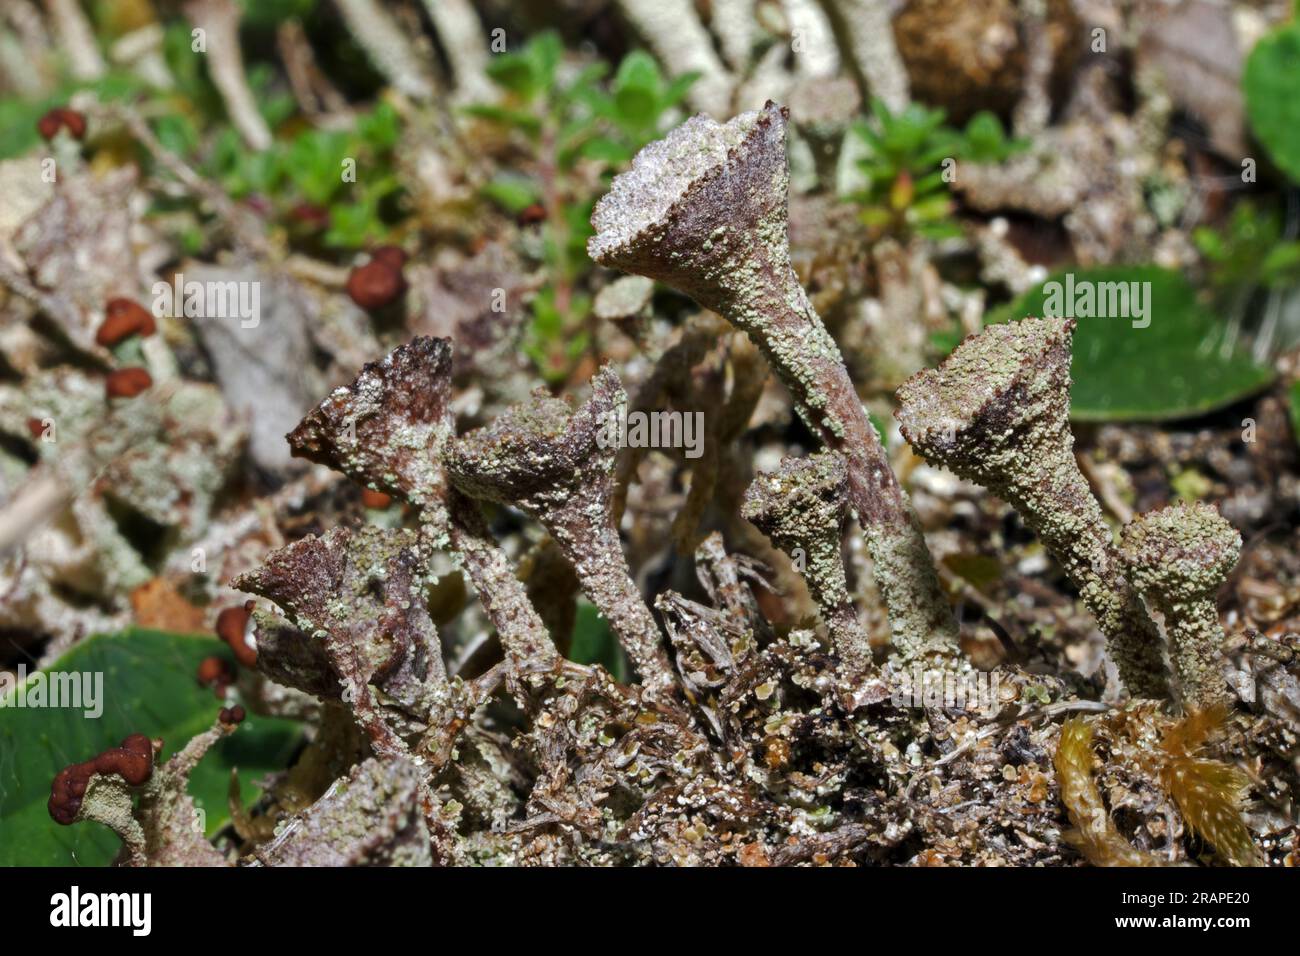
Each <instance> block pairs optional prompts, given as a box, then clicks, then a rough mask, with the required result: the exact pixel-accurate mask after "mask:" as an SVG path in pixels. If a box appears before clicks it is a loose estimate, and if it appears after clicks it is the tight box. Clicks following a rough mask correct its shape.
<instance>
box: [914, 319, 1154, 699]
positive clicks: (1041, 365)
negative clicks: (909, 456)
mask: <svg viewBox="0 0 1300 956" xmlns="http://www.w3.org/2000/svg"><path fill="white" fill-rule="evenodd" d="M1073 330H1074V322H1073V320H1065V319H1025V320H1023V321H1021V322H1010V323H1007V324H1005V325H993V326H990V327H988V328H986V329H984V331H982V332H981V333H979V334H978V335H974V336H971V337H969V338H968V339H966V341H965V342H963V343H962V344H961V345H960V346H958V348H957V349H956V351H954V352H953V353H952V355H950V356H949V357H948V358H947V359H945V360H944V362H943V363H942V364H941V365H939V367H938V368H935V369H928V370H926V371H923V372H918V373H917V374H916V375H914V376H912V378H910V379H908V380H907V381H906V382H904V383H903V385H902V387H900V388H899V390H898V393H897V397H898V402H899V408H898V411H897V413H896V414H897V417H898V421H899V424H900V426H901V428H902V432H903V436H904V437H905V438H906V439H907V440H908V442H910V443H911V445H912V447H913V448H914V449H915V450H916V451H917V453H918V454H920V455H921V456H923V457H924V458H925V459H926V460H927V461H929V462H931V463H933V464H937V465H943V466H945V467H947V468H949V469H950V470H952V471H953V472H955V473H956V474H958V475H960V476H961V477H963V478H966V479H968V480H970V481H975V482H978V483H979V484H982V485H983V486H984V487H986V488H988V489H989V490H990V491H992V492H993V493H994V494H996V495H998V496H999V497H1000V498H1003V499H1005V500H1006V501H1007V502H1008V503H1009V504H1011V505H1012V506H1013V507H1015V509H1016V510H1017V511H1018V512H1019V513H1020V516H1021V517H1022V518H1023V519H1024V521H1025V523H1026V524H1027V525H1029V527H1030V528H1032V529H1033V530H1034V531H1035V532H1036V533H1037V534H1038V535H1039V537H1041V538H1042V539H1043V542H1044V543H1045V544H1046V545H1047V547H1048V549H1049V550H1050V551H1051V552H1052V554H1053V555H1054V556H1055V557H1056V559H1057V560H1058V561H1059V562H1060V563H1061V565H1062V567H1063V568H1064V570H1065V573H1066V575H1067V576H1068V577H1069V578H1070V580H1071V581H1073V582H1074V584H1075V586H1076V587H1078V589H1079V592H1080V596H1081V597H1082V598H1083V601H1084V603H1085V604H1086V605H1087V606H1088V608H1089V610H1091V611H1092V613H1093V614H1094V615H1095V616H1096V618H1097V622H1098V624H1099V625H1100V627H1101V629H1102V631H1103V632H1104V633H1105V635H1106V637H1107V639H1108V641H1109V648H1110V653H1111V656H1112V657H1113V658H1114V660H1115V664H1116V666H1117V667H1118V668H1119V672H1120V677H1121V678H1122V679H1123V681H1124V683H1125V684H1126V685H1127V687H1128V689H1129V692H1130V693H1132V694H1134V695H1135V696H1141V697H1158V698H1163V697H1165V696H1167V694H1168V683H1167V681H1166V679H1165V674H1164V664H1163V661H1162V659H1161V653H1160V649H1161V643H1162V642H1161V640H1160V635H1159V632H1158V631H1157V629H1156V626H1155V624H1154V622H1152V620H1151V618H1150V615H1148V614H1147V612H1146V609H1145V608H1144V607H1143V606H1142V602H1141V600H1140V599H1139V598H1138V595H1137V593H1136V591H1134V590H1133V588H1132V587H1131V586H1130V585H1129V583H1128V582H1127V581H1126V580H1125V579H1124V576H1123V574H1122V568H1121V564H1120V559H1119V555H1118V552H1117V551H1116V548H1115V543H1114V541H1113V539H1112V536H1111V532H1110V529H1109V528H1108V527H1107V525H1106V521H1105V518H1104V517H1103V516H1102V512H1101V506H1100V505H1099V504H1098V503H1097V500H1096V498H1094V497H1093V494H1092V491H1091V489H1090V488H1089V487H1088V483H1087V481H1086V480H1085V479H1084V477H1083V474H1082V473H1081V472H1080V471H1079V465H1078V462H1076V461H1075V458H1074V453H1073V448H1074V436H1073V434H1072V433H1071V432H1070V425H1069V411H1070V398H1069V395H1070V339H1071V334H1072V332H1073Z"/></svg>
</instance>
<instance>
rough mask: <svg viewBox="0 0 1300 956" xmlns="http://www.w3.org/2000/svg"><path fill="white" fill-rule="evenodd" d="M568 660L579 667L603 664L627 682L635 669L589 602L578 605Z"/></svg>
mask: <svg viewBox="0 0 1300 956" xmlns="http://www.w3.org/2000/svg"><path fill="white" fill-rule="evenodd" d="M569 660H571V661H573V662H574V663H576V664H600V665H602V666H603V667H604V668H605V669H606V670H607V671H609V672H610V673H611V674H613V675H614V679H615V680H618V681H623V682H626V681H627V680H628V678H629V677H630V676H631V671H632V668H631V667H630V666H629V665H628V660H627V655H626V654H624V653H623V648H622V647H621V646H619V643H618V639H617V638H616V637H615V636H614V632H613V631H611V630H610V628H609V622H608V621H607V620H605V618H603V617H601V615H600V612H599V611H598V610H596V608H595V607H594V606H593V605H591V604H588V603H587V602H586V601H581V600H580V601H579V602H578V613H577V616H576V617H575V618H574V622H573V639H572V640H571V641H570V642H569Z"/></svg>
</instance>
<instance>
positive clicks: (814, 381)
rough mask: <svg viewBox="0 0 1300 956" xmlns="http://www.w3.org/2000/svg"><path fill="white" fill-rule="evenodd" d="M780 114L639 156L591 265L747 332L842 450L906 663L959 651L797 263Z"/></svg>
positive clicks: (604, 222) (605, 205) (694, 122)
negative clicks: (681, 299)
mask: <svg viewBox="0 0 1300 956" xmlns="http://www.w3.org/2000/svg"><path fill="white" fill-rule="evenodd" d="M785 127H786V119H785V111H784V110H783V109H782V108H781V107H778V106H776V105H775V104H773V103H768V104H767V105H766V106H765V107H764V108H763V109H761V110H757V111H754V112H750V113H744V114H742V115H740V116H737V117H736V118H735V119H733V120H731V121H730V122H728V123H726V124H719V123H716V122H714V121H713V120H711V119H709V118H708V117H705V116H696V117H694V118H692V119H690V120H687V121H686V122H685V123H683V124H682V125H681V126H679V127H677V129H675V130H673V131H672V132H671V133H670V134H669V135H668V136H667V137H665V138H664V139H662V140H659V141H658V142H655V143H651V144H650V145H649V146H647V147H646V148H645V149H643V150H641V152H640V153H638V154H637V157H636V159H635V160H634V161H633V164H632V168H631V170H629V171H628V172H626V173H624V174H623V175H621V176H618V177H616V178H615V179H614V183H613V185H612V187H611V189H610V192H609V194H608V195H607V196H605V197H604V198H603V199H601V201H600V202H599V203H598V204H597V206H596V210H595V212H594V214H593V215H592V219H591V222H592V225H593V226H594V227H595V229H596V235H595V236H593V237H592V239H591V240H590V241H589V242H588V245H587V250H588V252H589V253H590V254H591V257H592V258H593V259H595V260H596V261H597V262H599V263H601V264H602V265H606V266H610V267H612V268H616V269H622V270H624V271H625V272H633V273H637V274H639V275H643V276H648V277H650V278H652V279H657V280H659V281H661V282H663V283H665V284H666V285H670V286H673V287H674V288H676V289H678V290H680V291H682V292H684V293H686V294H687V295H689V296H690V297H691V298H693V299H695V301H696V302H698V303H699V304H700V305H702V306H704V307H705V308H708V309H712V310H713V311H714V312H717V313H719V314H720V315H722V316H723V317H724V318H726V319H727V320H728V321H729V322H731V324H732V325H734V326H736V327H737V328H739V329H741V330H743V331H744V332H746V333H747V334H748V335H749V337H750V338H751V339H752V340H753V341H754V343H755V344H756V345H758V347H759V348H760V349H761V350H762V351H763V354H764V355H765V356H766V357H767V360H768V362H769V363H770V364H771V365H772V367H773V369H775V370H776V373H777V374H778V375H779V376H780V377H781V379H782V381H783V382H784V383H785V385H786V387H787V388H788V389H789V390H790V393H791V395H792V396H793V398H794V401H795V405H796V408H797V410H798V411H799V414H800V415H801V416H802V417H803V418H804V420H805V421H806V422H807V423H808V425H809V427H810V428H812V429H813V430H814V431H815V432H816V433H817V435H818V437H819V438H820V439H821V440H822V441H823V442H824V443H825V444H826V445H827V447H829V448H832V449H835V450H836V451H839V452H841V453H843V455H844V456H845V459H846V461H847V463H848V470H849V499H850V503H851V504H852V505H853V508H854V509H855V510H856V511H857V513H858V520H859V521H860V522H861V523H862V527H863V530H864V531H865V532H866V537H867V545H868V547H869V549H870V551H871V556H872V559H873V561H874V565H875V576H876V581H877V584H878V585H879V587H880V591H881V595H882V597H883V598H884V600H885V603H886V605H887V606H888V608H889V618H890V624H891V627H892V629H893V632H894V641H895V643H896V645H898V647H899V649H900V650H901V651H902V652H903V653H904V655H906V656H909V657H911V656H914V655H917V654H921V653H925V652H927V651H930V650H933V649H940V650H944V651H950V650H952V649H953V648H954V647H955V646H956V638H957V626H956V623H955V621H954V619H953V615H952V609H951V608H950V607H949V606H948V603H947V601H946V599H945V598H944V596H943V592H942V590H941V589H940V587H939V579H938V575H937V574H936V573H935V569H934V561H933V559H932V558H931V556H930V552H929V550H928V549H927V548H926V545H925V540H924V537H923V536H922V534H921V529H920V525H919V523H918V522H917V520H916V516H915V514H914V513H913V512H912V509H911V505H910V504H909V502H908V501H907V497H906V495H905V494H904V493H903V490H902V488H901V487H900V486H899V484H898V479H897V478H895V476H894V473H893V471H892V470H891V469H890V467H889V462H888V460H887V458H886V455H885V451H884V448H883V447H882V446H881V443H880V439H879V437H878V436H877V435H876V432H875V429H873V428H872V427H871V423H870V421H869V420H868V418H867V414H866V411H865V410H864V409H863V407H862V402H861V401H860V400H859V399H858V395H857V392H856V390H855V389H854V387H853V382H852V381H851V380H850V379H849V374H848V370H847V369H846V368H845V367H844V361H843V359H842V358H841V356H840V352H839V348H838V347H837V346H836V344H835V341H834V339H832V338H831V336H830V333H828V332H827V331H826V327H825V326H824V325H822V321H821V319H820V318H819V317H818V316H817V313H816V311H815V310H814V309H813V307H812V304H811V303H810V302H809V301H808V296H807V295H806V294H805V293H804V290H803V287H802V286H801V285H800V284H799V280H798V277H797V276H796V275H795V272H794V268H793V267H792V266H791V264H790V247H789V236H788V234H787V230H786V225H787V222H786V195H787V191H788V185H789V171H788V169H787V166H786V154H785Z"/></svg>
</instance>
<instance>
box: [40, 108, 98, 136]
mask: <svg viewBox="0 0 1300 956" xmlns="http://www.w3.org/2000/svg"><path fill="white" fill-rule="evenodd" d="M60 127H62V128H63V129H66V130H67V131H68V134H69V135H70V136H72V138H73V139H81V138H82V137H84V136H85V135H86V117H84V116H82V115H81V114H80V113H78V112H77V111H76V110H70V109H68V108H67V107H66V106H56V107H55V108H54V109H52V110H50V111H49V112H47V113H46V114H45V115H44V116H42V117H41V118H40V119H39V120H37V121H36V131H37V132H38V133H40V134H41V138H42V139H44V140H46V141H49V140H52V139H54V137H55V136H57V135H58V132H59V128H60Z"/></svg>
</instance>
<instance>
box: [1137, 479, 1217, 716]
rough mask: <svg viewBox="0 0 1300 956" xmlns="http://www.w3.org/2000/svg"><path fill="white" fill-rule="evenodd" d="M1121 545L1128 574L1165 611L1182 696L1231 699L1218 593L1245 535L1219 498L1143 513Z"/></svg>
mask: <svg viewBox="0 0 1300 956" xmlns="http://www.w3.org/2000/svg"><path fill="white" fill-rule="evenodd" d="M1120 549H1121V552H1122V554H1123V557H1124V563H1125V564H1126V566H1127V568H1128V573H1129V578H1130V580H1132V581H1133V583H1134V584H1135V585H1136V586H1137V588H1138V589H1139V590H1140V591H1141V592H1142V593H1143V594H1144V595H1145V596H1146V599H1147V600H1148V601H1149V602H1151V605H1152V606H1153V607H1155V609H1156V610H1158V611H1159V612H1160V613H1161V614H1162V615H1164V619H1165V630H1166V631H1167V632H1168V634H1169V643H1170V652H1171V653H1170V657H1171V658H1172V659H1173V664H1174V670H1175V672H1176V673H1177V676H1178V683H1179V689H1180V691H1181V693H1182V699H1183V704H1184V705H1185V706H1186V707H1188V708H1190V709H1192V710H1205V709H1206V708H1209V707H1213V706H1215V705H1216V704H1226V703H1230V701H1231V695H1230V694H1229V690H1228V684H1227V681H1226V680H1225V679H1224V673H1223V664H1224V650H1223V645H1224V633H1223V625H1222V624H1221V623H1220V622H1219V610H1218V605H1217V603H1216V600H1215V599H1216V596H1217V595H1218V593H1219V588H1221V587H1222V586H1223V582H1224V581H1225V580H1227V577H1228V574H1229V572H1231V571H1232V569H1233V567H1234V566H1235V565H1236V563H1237V556H1238V555H1239V554H1240V553H1241V535H1239V534H1238V533H1237V531H1236V529H1235V528H1233V527H1232V525H1230V524H1229V523H1228V522H1227V521H1226V520H1225V519H1224V518H1223V516H1222V515H1220V514H1219V512H1218V510H1217V509H1215V508H1214V507H1213V506H1212V505H1206V504H1200V503H1197V504H1183V505H1174V506H1172V507H1169V508H1163V509H1161V510H1160V511H1153V512H1149V513H1147V514H1143V515H1138V516H1137V517H1136V518H1134V519H1133V521H1131V522H1130V523H1129V524H1128V525H1126V526H1125V528H1124V532H1123V535H1122V536H1121V539H1120Z"/></svg>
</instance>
